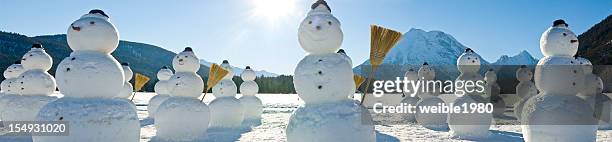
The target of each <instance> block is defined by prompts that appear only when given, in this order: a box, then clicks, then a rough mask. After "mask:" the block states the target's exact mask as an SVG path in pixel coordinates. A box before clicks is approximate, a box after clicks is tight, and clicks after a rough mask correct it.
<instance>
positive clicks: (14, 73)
mask: <svg viewBox="0 0 612 142" xmlns="http://www.w3.org/2000/svg"><path fill="white" fill-rule="evenodd" d="M23 72H24V69H23V66H22V65H21V62H20V61H16V62H15V63H14V64H12V65H10V66H9V67H8V68H6V70H4V78H15V77H18V76H19V75H21V73H23Z"/></svg>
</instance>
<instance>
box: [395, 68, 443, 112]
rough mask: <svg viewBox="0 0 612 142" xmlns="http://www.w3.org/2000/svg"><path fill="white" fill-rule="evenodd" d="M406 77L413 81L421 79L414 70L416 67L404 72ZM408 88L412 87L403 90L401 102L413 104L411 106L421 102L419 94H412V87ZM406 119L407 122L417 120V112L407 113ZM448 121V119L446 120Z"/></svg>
mask: <svg viewBox="0 0 612 142" xmlns="http://www.w3.org/2000/svg"><path fill="white" fill-rule="evenodd" d="M404 77H406V79H408V80H412V81H418V80H419V76H418V73H417V72H416V71H414V69H408V71H406V73H404ZM408 89H410V90H409V91H408V92H403V95H402V96H403V97H404V98H403V99H402V101H401V103H406V104H407V105H408V104H409V105H411V106H416V105H417V103H418V102H419V97H417V96H411V94H412V93H413V91H416V90H413V89H412V87H409V88H408ZM402 118H403V120H404V121H406V122H416V114H415V113H405V114H404V116H403V117H402ZM444 121H446V120H444Z"/></svg>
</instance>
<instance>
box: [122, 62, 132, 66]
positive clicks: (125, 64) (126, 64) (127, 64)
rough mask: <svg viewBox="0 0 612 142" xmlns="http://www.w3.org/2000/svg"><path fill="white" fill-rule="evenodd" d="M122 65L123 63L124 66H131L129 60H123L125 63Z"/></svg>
mask: <svg viewBox="0 0 612 142" xmlns="http://www.w3.org/2000/svg"><path fill="white" fill-rule="evenodd" d="M121 65H122V66H130V63H128V62H123V63H121Z"/></svg>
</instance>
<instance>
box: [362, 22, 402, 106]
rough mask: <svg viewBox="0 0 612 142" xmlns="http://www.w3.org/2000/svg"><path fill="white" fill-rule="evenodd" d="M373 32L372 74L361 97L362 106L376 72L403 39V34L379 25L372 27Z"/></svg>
mask: <svg viewBox="0 0 612 142" xmlns="http://www.w3.org/2000/svg"><path fill="white" fill-rule="evenodd" d="M370 30H371V31H370V32H371V35H370V37H371V39H370V40H371V41H370V68H371V70H370V74H369V76H368V82H367V84H366V86H365V91H363V95H362V96H361V104H362V105H363V102H365V99H366V98H365V97H366V93H367V92H368V88H369V86H370V83H371V81H372V79H373V78H374V74H375V73H376V70H377V69H378V67H379V66H380V64H382V62H383V60H384V59H385V56H387V53H389V51H390V50H391V48H393V47H394V46H395V44H396V43H397V42H398V41H399V40H400V39H401V37H402V33H400V32H397V31H393V30H391V29H387V28H384V27H381V26H377V25H371V26H370Z"/></svg>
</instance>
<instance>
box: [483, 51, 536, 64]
mask: <svg viewBox="0 0 612 142" xmlns="http://www.w3.org/2000/svg"><path fill="white" fill-rule="evenodd" d="M537 63H538V59H536V58H534V57H533V56H531V54H529V52H527V51H525V50H523V51H521V53H519V54H517V55H514V56H512V57H509V56H508V55H502V56H501V57H499V59H497V61H495V62H494V63H493V64H494V65H535V64H537Z"/></svg>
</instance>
